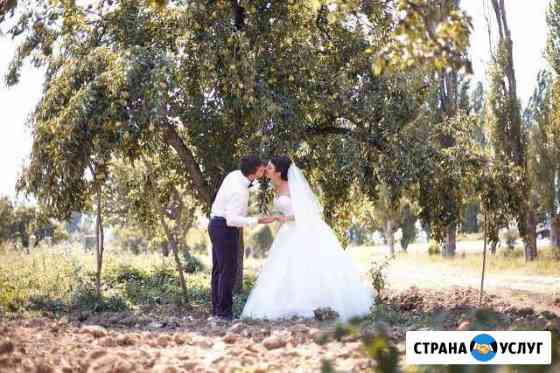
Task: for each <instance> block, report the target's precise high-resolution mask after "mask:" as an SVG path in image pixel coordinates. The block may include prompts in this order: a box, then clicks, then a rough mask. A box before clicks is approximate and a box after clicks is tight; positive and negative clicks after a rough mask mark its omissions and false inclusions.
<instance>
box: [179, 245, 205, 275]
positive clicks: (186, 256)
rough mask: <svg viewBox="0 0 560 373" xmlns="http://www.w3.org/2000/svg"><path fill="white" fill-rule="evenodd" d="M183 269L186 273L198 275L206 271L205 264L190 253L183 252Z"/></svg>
mask: <svg viewBox="0 0 560 373" xmlns="http://www.w3.org/2000/svg"><path fill="white" fill-rule="evenodd" d="M183 269H184V270H185V272H186V273H196V272H201V271H204V269H205V268H204V263H202V261H201V260H200V259H198V258H197V257H196V256H194V255H192V254H191V253H190V252H189V251H187V250H184V251H183Z"/></svg>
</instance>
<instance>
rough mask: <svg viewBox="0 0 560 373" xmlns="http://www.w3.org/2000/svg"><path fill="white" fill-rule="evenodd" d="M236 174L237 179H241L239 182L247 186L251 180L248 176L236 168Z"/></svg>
mask: <svg viewBox="0 0 560 373" xmlns="http://www.w3.org/2000/svg"><path fill="white" fill-rule="evenodd" d="M235 172H236V173H237V174H238V177H239V180H240V181H241V184H242V185H243V186H244V187H245V188H248V187H249V185H250V184H251V180H249V178H248V177H247V176H245V175H243V172H241V170H237V171H235Z"/></svg>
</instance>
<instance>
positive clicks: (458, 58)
mask: <svg viewBox="0 0 560 373" xmlns="http://www.w3.org/2000/svg"><path fill="white" fill-rule="evenodd" d="M10 4H11V5H9V6H8V7H3V8H2V9H1V11H2V13H1V15H2V16H3V18H2V19H0V22H2V21H5V19H6V18H5V17H4V15H10V14H13V17H14V19H15V21H14V24H15V26H13V27H11V28H9V29H8V30H7V33H8V34H10V35H12V36H16V35H19V36H20V37H22V38H23V41H22V43H21V45H20V48H18V52H17V54H16V56H15V58H14V60H13V63H12V64H11V66H10V69H9V71H8V74H7V81H8V83H9V84H16V83H17V81H18V79H19V74H20V69H21V66H22V64H23V62H24V61H25V60H26V59H32V60H33V61H34V62H35V63H36V65H38V66H44V67H46V71H47V76H46V84H45V89H44V92H43V97H42V100H41V102H40V103H39V105H38V107H37V109H36V110H35V114H34V115H33V118H32V127H33V129H34V148H33V149H34V153H33V154H32V158H31V162H30V166H29V167H28V171H27V172H26V176H25V177H24V179H27V182H25V183H23V185H22V187H23V188H24V189H26V190H28V191H30V192H31V193H34V194H36V195H37V196H38V198H39V199H44V200H45V202H46V204H47V205H49V206H51V207H52V208H53V209H52V211H53V213H55V214H58V215H60V216H63V215H64V216H66V215H67V214H68V213H69V211H74V210H77V211H82V210H83V208H84V205H85V201H86V200H88V196H89V195H91V194H92V193H93V192H94V190H93V189H95V188H92V183H91V182H90V181H88V180H87V179H85V178H84V177H83V176H84V170H85V169H86V168H87V167H88V163H89V162H92V161H94V162H96V163H95V164H96V165H102V164H104V163H102V162H101V161H103V162H106V161H107V160H113V159H127V160H128V161H134V160H137V159H139V158H141V157H142V156H143V155H148V156H149V155H150V153H151V152H153V151H154V149H160V148H161V147H160V145H165V146H167V147H169V148H170V149H173V151H174V152H176V154H177V156H178V158H179V159H180V163H179V166H178V168H177V169H176V172H177V174H178V175H179V177H180V180H181V181H180V184H181V185H182V186H183V187H184V189H185V190H188V191H189V193H190V194H192V196H193V198H194V199H195V200H196V201H197V203H198V204H200V206H201V207H202V209H203V211H205V212H208V211H209V209H210V203H211V201H212V197H213V195H214V194H215V193H216V191H217V188H218V186H219V183H220V181H221V179H222V177H223V175H224V174H225V173H227V172H228V171H230V170H232V169H234V168H235V167H236V163H237V162H236V159H238V158H239V157H240V156H241V155H243V154H246V153H247V152H249V151H254V149H257V150H262V151H264V152H265V153H267V152H269V151H271V150H279V149H286V150H289V151H290V152H293V153H296V155H298V158H297V159H298V160H300V159H303V160H304V163H306V164H307V165H308V166H309V168H310V169H314V174H315V175H316V176H315V178H316V179H317V180H321V181H322V182H321V187H322V190H323V194H322V196H323V198H324V200H325V202H326V203H325V206H327V209H326V215H327V217H331V218H333V217H334V218H338V217H339V216H337V214H338V213H337V211H339V210H338V209H336V208H335V207H338V206H339V205H340V204H343V203H344V201H347V197H348V193H347V192H345V191H344V189H347V188H348V185H349V184H348V183H343V184H342V185H340V183H339V182H338V181H336V182H334V183H333V184H331V183H329V181H328V180H332V178H328V177H325V176H326V175H328V174H329V173H330V172H334V171H333V170H332V169H329V168H327V167H323V164H321V163H319V162H314V161H317V160H319V159H320V158H321V156H318V157H315V155H314V154H313V155H309V154H307V152H306V151H305V148H307V149H316V148H321V147H322V146H323V145H326V144H329V146H331V147H332V148H334V149H338V148H339V145H340V144H341V143H343V142H346V143H347V144H346V145H345V146H353V147H356V146H357V144H360V146H359V148H360V151H361V152H362V154H364V153H365V154H367V157H366V159H367V160H368V161H370V162H372V161H376V160H380V161H381V162H386V166H388V167H385V165H384V166H383V167H384V170H383V171H382V172H380V173H379V174H378V175H375V176H373V173H372V172H370V171H369V170H368V166H367V165H365V164H364V163H363V161H361V162H359V161H358V159H359V158H358V157H356V158H355V159H354V160H353V161H352V162H353V167H354V171H353V172H352V173H350V172H348V175H353V177H355V178H362V180H364V181H365V183H364V184H368V185H369V184H371V183H369V181H372V180H373V179H374V178H377V177H378V176H379V175H381V176H383V177H385V178H386V179H387V181H388V183H387V184H388V185H391V184H392V182H393V179H394V178H395V176H394V175H395V174H397V173H398V172H399V171H401V170H399V169H396V168H394V167H392V164H391V163H394V162H400V161H399V160H395V157H394V152H395V151H398V152H401V151H402V147H403V144H402V143H403V140H402V139H400V138H399V137H398V136H396V135H397V134H398V133H399V132H400V131H401V130H402V128H403V127H404V125H405V124H408V123H410V122H411V121H412V120H413V119H414V117H415V115H416V114H415V111H414V109H415V108H417V107H418V106H419V104H420V100H418V97H417V96H416V95H414V96H412V97H410V98H409V97H408V95H407V94H406V93H408V92H410V91H408V90H407V89H404V88H403V86H407V85H408V86H414V85H416V86H417V87H418V86H420V85H421V84H423V83H422V75H421V74H417V75H416V77H415V79H412V81H410V77H411V75H407V74H401V72H403V71H408V70H414V67H415V66H423V67H430V66H431V67H432V68H436V69H442V68H444V67H445V66H446V65H454V66H466V67H467V69H468V61H467V59H466V58H465V56H466V49H467V47H468V34H469V30H470V20H469V18H468V17H466V15H465V14H464V13H462V12H461V11H460V10H459V9H456V8H449V12H447V13H444V14H443V13H441V12H439V13H438V12H435V13H434V12H433V9H432V6H431V3H429V2H425V3H424V2H420V3H419V2H416V1H409V0H399V1H388V2H369V1H368V2H346V1H333V2H332V4H330V5H329V6H327V5H326V4H322V3H320V2H318V1H311V2H308V1H264V0H263V1H257V2H244V1H231V2H224V1H215V2H209V3H200V2H187V3H183V2H169V4H168V5H167V6H165V4H162V2H159V1H156V2H153V1H149V2H143V1H133V0H118V1H111V2H109V1H104V0H101V1H97V2H94V3H93V4H91V5H88V6H81V5H80V4H78V3H76V2H62V3H56V4H49V6H48V7H43V6H42V5H43V4H42V2H41V1H39V0H26V1H18V2H17V6H16V4H15V2H11V3H10ZM395 15H396V16H395ZM435 16H437V17H438V18H437V22H431V24H433V25H434V28H433V29H432V28H430V29H425V28H424V27H423V25H424V23H425V21H426V19H430V18H432V17H435ZM8 18H9V17H8ZM4 23H5V22H4ZM405 50H406V51H407V53H400V52H401V51H403V52H404V51H405ZM410 52H412V53H410ZM381 61H383V62H381ZM372 67H373V70H374V71H372ZM295 71H297V74H295V73H294V72H295ZM372 89H373V90H372ZM403 98H406V99H407V100H403ZM373 102H376V103H381V105H379V107H372V106H371V104H372V103H373ZM410 102H412V103H413V105H409V106H408V107H407V106H406V105H407V104H409V103H410ZM396 108H398V110H395V109H396ZM319 152H321V153H322V152H323V150H322V149H320V150H319ZM340 154H341V153H339V152H337V153H334V154H330V155H329V156H330V157H331V159H330V160H329V163H328V166H329V167H330V166H331V165H332V164H333V162H335V158H336V156H337V155H340ZM305 159H308V162H305ZM407 162H408V163H404V162H403V163H402V167H401V168H402V169H405V168H409V166H410V160H408V161H407ZM360 163H361V164H360ZM370 168H371V167H370ZM62 170H64V175H63V173H62ZM388 170H390V171H388ZM411 173H412V171H410V170H408V171H407V173H406V176H404V178H405V179H406V178H409V175H410V174H411ZM364 175H365V177H363V176H364ZM335 180H336V178H335ZM99 185H101V184H99ZM341 188H342V189H341ZM365 188H370V186H365ZM396 188H397V189H398V188H400V185H397V186H396ZM373 189H375V188H373ZM341 190H342V191H341ZM347 221H348V219H341V224H343V223H344V222H347ZM337 231H338V232H339V233H340V232H342V231H343V229H340V228H339V227H337ZM239 257H240V258H243V255H240V256H239Z"/></svg>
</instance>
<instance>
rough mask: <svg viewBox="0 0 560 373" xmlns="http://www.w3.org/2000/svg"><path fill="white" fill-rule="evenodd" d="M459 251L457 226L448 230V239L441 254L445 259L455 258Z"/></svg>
mask: <svg viewBox="0 0 560 373" xmlns="http://www.w3.org/2000/svg"><path fill="white" fill-rule="evenodd" d="M456 250H457V228H456V226H455V225H453V226H451V227H449V228H448V229H447V238H446V240H445V245H443V251H442V252H441V254H442V255H443V256H444V257H454V256H455V251H456Z"/></svg>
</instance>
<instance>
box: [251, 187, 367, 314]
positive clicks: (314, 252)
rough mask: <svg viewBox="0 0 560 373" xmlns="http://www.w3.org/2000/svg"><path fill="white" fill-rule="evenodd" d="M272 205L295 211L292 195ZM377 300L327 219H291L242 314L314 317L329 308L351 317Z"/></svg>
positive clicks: (264, 266)
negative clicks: (305, 223) (305, 222)
mask: <svg viewBox="0 0 560 373" xmlns="http://www.w3.org/2000/svg"><path fill="white" fill-rule="evenodd" d="M274 206H275V207H276V208H277V209H278V210H280V211H282V213H283V214H284V215H286V216H292V215H293V212H292V205H291V200H290V197H289V196H280V197H278V198H275V200H274ZM373 303H374V302H373V291H372V290H370V288H368V287H367V286H366V285H365V284H364V283H363V282H362V279H361V278H360V272H359V271H358V269H357V267H356V266H355V265H354V263H353V261H352V259H351V257H350V256H349V255H348V253H346V252H345V251H344V250H343V249H342V246H341V244H340V242H339V241H338V239H337V238H336V236H335V234H334V232H333V231H332V229H331V228H330V227H329V226H328V225H327V224H326V223H325V222H322V223H321V224H317V225H315V226H314V227H313V228H308V229H303V228H301V227H300V226H298V225H297V224H296V223H295V222H288V223H283V225H282V227H281V228H280V230H279V231H278V233H277V235H276V238H275V240H274V242H273V243H272V246H271V248H270V251H269V255H268V258H267V259H266V261H265V263H264V265H263V268H262V270H261V272H260V273H259V275H258V278H257V282H256V284H255V287H254V288H253V290H252V291H251V294H250V295H249V298H248V300H247V303H246V304H245V307H244V309H243V312H242V314H241V317H242V318H253V319H268V320H276V319H285V318H291V317H294V316H299V317H304V318H312V317H314V312H313V311H314V310H315V309H317V308H322V307H330V308H331V309H333V310H335V311H336V312H338V314H339V316H340V319H341V320H342V321H347V320H349V319H351V318H353V317H360V316H365V315H367V314H368V312H369V310H370V308H371V307H372V305H373Z"/></svg>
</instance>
